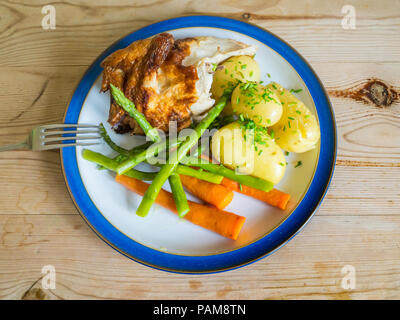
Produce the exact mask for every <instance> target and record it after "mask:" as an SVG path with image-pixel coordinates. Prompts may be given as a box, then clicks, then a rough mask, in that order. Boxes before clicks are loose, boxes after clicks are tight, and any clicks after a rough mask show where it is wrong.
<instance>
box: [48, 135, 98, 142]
mask: <svg viewBox="0 0 400 320" xmlns="http://www.w3.org/2000/svg"><path fill="white" fill-rule="evenodd" d="M100 138H101V136H71V137H54V138H44V139H43V142H55V141H65V140H76V141H79V140H94V139H100Z"/></svg>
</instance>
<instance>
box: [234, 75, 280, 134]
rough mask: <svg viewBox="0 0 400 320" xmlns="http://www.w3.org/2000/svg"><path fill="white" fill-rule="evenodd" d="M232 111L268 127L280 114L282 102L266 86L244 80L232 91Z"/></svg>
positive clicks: (275, 121) (277, 119)
mask: <svg viewBox="0 0 400 320" xmlns="http://www.w3.org/2000/svg"><path fill="white" fill-rule="evenodd" d="M231 103H232V111H233V113H235V114H238V115H239V114H242V115H243V117H245V118H248V119H252V120H253V121H254V122H255V123H256V124H257V125H260V126H263V127H270V126H272V125H274V124H275V123H277V122H278V121H279V119H280V118H281V116H282V104H281V101H280V100H279V98H278V96H277V95H276V94H275V93H274V92H273V91H272V90H271V89H269V88H268V87H266V86H263V85H262V84H260V83H257V82H245V83H240V84H239V85H237V86H236V88H235V90H233V92H232V98H231Z"/></svg>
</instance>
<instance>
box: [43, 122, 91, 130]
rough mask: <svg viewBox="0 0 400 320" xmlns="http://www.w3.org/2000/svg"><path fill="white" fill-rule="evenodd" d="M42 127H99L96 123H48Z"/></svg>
mask: <svg viewBox="0 0 400 320" xmlns="http://www.w3.org/2000/svg"><path fill="white" fill-rule="evenodd" d="M41 128H42V129H44V130H47V129H57V128H99V126H98V125H95V124H75V123H72V124H65V123H64V124H46V125H43V126H41Z"/></svg>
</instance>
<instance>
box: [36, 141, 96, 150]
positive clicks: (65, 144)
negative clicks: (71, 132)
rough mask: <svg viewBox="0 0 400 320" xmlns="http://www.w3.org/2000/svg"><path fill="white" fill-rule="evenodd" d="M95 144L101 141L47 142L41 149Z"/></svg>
mask: <svg viewBox="0 0 400 320" xmlns="http://www.w3.org/2000/svg"><path fill="white" fill-rule="evenodd" d="M97 144H101V142H93V143H91V142H87V143H84V142H77V143H61V144H48V145H45V146H43V149H42V150H52V149H61V148H64V147H76V146H94V145H97Z"/></svg>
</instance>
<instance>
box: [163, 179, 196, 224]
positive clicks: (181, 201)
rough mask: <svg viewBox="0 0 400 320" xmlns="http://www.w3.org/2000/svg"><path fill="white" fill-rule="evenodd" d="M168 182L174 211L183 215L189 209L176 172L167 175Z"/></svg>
mask: <svg viewBox="0 0 400 320" xmlns="http://www.w3.org/2000/svg"><path fill="white" fill-rule="evenodd" d="M193 179H196V178H193ZM196 180H197V179H196ZM168 182H169V186H170V187H171V190H172V196H173V198H174V201H175V206H176V211H177V212H178V215H179V216H180V217H184V216H185V215H186V214H187V213H188V212H189V210H190V209H189V203H188V201H187V198H186V193H185V190H183V186H182V182H181V178H180V177H179V175H178V173H176V172H174V173H172V174H171V175H170V176H169V177H168Z"/></svg>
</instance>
